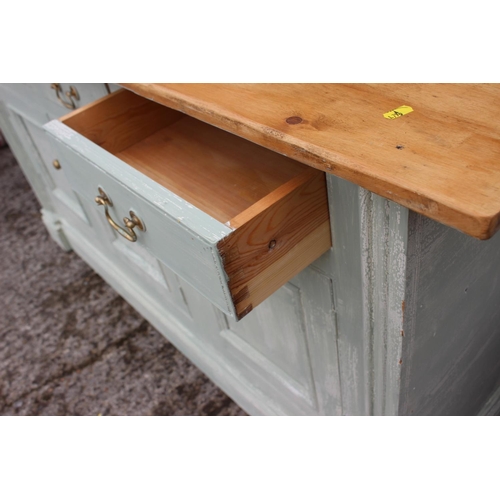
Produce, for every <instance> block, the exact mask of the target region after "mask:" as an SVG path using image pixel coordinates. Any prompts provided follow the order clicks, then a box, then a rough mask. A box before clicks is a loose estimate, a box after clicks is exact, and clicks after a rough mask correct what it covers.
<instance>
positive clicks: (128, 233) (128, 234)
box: [95, 188, 146, 242]
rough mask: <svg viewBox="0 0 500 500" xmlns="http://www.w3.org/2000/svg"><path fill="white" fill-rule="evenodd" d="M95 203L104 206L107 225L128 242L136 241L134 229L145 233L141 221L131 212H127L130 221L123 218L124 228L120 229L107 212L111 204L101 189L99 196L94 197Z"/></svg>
mask: <svg viewBox="0 0 500 500" xmlns="http://www.w3.org/2000/svg"><path fill="white" fill-rule="evenodd" d="M95 202H96V203H97V204H98V205H103V206H104V211H105V214H106V219H107V221H108V222H109V225H110V226H111V227H112V228H113V229H114V230H115V231H116V232H118V234H120V235H121V236H123V237H124V238H126V239H127V240H128V241H132V242H134V241H137V235H136V234H135V233H134V228H135V227H137V229H140V230H141V231H146V229H145V228H144V224H143V223H142V221H141V219H139V217H137V215H135V213H134V212H132V210H131V211H130V212H129V213H130V219H129V218H128V217H124V218H123V222H124V223H125V226H126V227H121V226H119V225H118V224H117V223H116V222H115V221H114V220H113V219H112V218H111V215H109V212H108V207H112V206H113V203H112V202H111V200H110V199H109V198H108V195H107V194H106V193H105V192H104V191H103V190H102V189H101V188H99V196H96V197H95Z"/></svg>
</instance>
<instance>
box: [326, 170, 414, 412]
mask: <svg viewBox="0 0 500 500" xmlns="http://www.w3.org/2000/svg"><path fill="white" fill-rule="evenodd" d="M327 182H328V195H329V202H330V220H331V225H332V241H333V247H332V253H333V259H332V265H333V276H334V280H333V286H334V295H335V301H336V302H335V308H336V314H337V332H338V333H337V334H338V350H339V366H340V382H341V389H342V411H343V414H346V415H373V414H377V415H378V414H380V415H394V414H396V413H397V409H398V402H399V387H400V386H399V384H400V364H399V360H400V352H401V344H402V336H401V332H402V330H403V307H402V305H403V301H404V293H405V266H406V239H407V238H406V234H407V233H406V232H407V223H408V210H407V209H405V208H404V207H401V206H400V205H398V204H396V203H393V202H389V201H388V200H385V199H384V198H382V197H380V196H377V195H375V194H373V193H370V192H369V191H366V190H365V189H362V188H360V187H359V186H356V185H354V184H352V183H350V182H348V181H345V180H342V179H340V178H338V177H335V176H333V175H328V176H327Z"/></svg>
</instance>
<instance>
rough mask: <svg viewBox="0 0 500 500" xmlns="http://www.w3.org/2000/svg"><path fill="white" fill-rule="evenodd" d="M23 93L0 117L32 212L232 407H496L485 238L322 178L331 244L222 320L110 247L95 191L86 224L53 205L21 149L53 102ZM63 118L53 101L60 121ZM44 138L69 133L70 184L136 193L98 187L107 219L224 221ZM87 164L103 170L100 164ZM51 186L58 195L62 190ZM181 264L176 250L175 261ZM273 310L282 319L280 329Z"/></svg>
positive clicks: (141, 250)
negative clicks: (36, 201)
mask: <svg viewBox="0 0 500 500" xmlns="http://www.w3.org/2000/svg"><path fill="white" fill-rule="evenodd" d="M77 85H79V84H77ZM16 89H17V90H16ZM27 90H29V89H27V88H26V87H22V88H20V90H19V88H16V87H12V88H9V89H8V91H5V88H4V87H3V86H1V85H0V100H1V99H3V100H4V101H6V102H8V106H6V105H5V104H3V103H1V102H0V126H1V127H2V129H3V132H4V133H5V136H6V138H7V140H8V141H9V144H10V146H11V147H12V149H13V151H14V153H15V155H16V157H17V158H18V159H19V161H20V163H21V166H22V168H23V170H24V172H25V174H26V176H27V177H28V179H29V181H30V183H31V185H32V186H33V188H34V190H35V191H36V193H37V195H38V197H39V198H40V200H41V201H42V206H43V207H44V208H43V210H42V213H43V221H44V223H45V224H46V226H47V228H48V230H49V232H50V234H51V235H52V237H53V238H54V239H55V240H56V241H57V242H58V243H59V244H60V245H61V246H62V247H63V248H64V249H69V248H70V247H73V248H74V249H75V251H76V252H77V253H78V254H79V255H80V256H81V257H82V258H83V259H84V260H86V261H87V262H88V263H89V264H90V265H91V266H92V267H93V268H94V269H95V270H96V271H97V272H98V273H99V274H100V275H101V276H103V277H104V279H106V280H107V281H108V283H110V285H111V286H113V287H114V288H115V289H116V290H117V291H118V292H119V293H120V294H121V295H122V296H123V297H124V298H125V299H126V300H127V301H129V302H130V303H131V304H132V305H133V306H134V307H135V308H136V309H137V310H138V311H139V312H140V313H141V314H142V315H143V316H144V317H145V318H146V319H147V320H148V321H150V322H151V323H152V324H153V325H154V326H155V327H156V328H157V329H158V330H159V331H160V332H162V333H163V334H164V335H165V336H166V337H167V338H168V339H169V340H170V341H171V342H173V343H174V345H176V346H177V347H178V348H179V349H180V350H181V351H183V352H184V353H185V354H186V355H187V356H188V357H189V358H190V359H192V360H193V361H194V362H195V363H196V364H197V365H198V366H199V367H200V368H201V369H202V370H203V371H204V372H205V373H206V374H207V375H208V376H209V377H210V378H211V379H212V380H214V381H215V382H216V383H217V384H218V385H219V386H220V387H221V388H222V389H223V390H224V391H226V392H227V393H228V394H229V395H230V396H231V397H232V398H233V399H234V400H235V401H236V402H237V403H238V404H240V405H241V406H242V407H243V408H244V409H245V410H246V411H248V412H249V413H251V414H255V415H258V414H263V415H340V414H344V415H370V414H374V415H393V414H397V413H398V411H399V413H400V414H477V413H478V412H481V414H490V415H491V414H496V413H498V412H499V411H500V410H499V408H500V390H499V389H498V383H499V380H500V361H499V359H498V355H497V353H498V352H500V328H499V327H498V325H499V324H500V312H499V308H498V307H497V305H498V303H499V301H500V279H499V277H498V276H499V275H498V273H497V272H496V265H495V264H496V262H498V258H499V257H500V236H498V235H497V236H495V237H494V238H492V239H491V240H489V241H487V242H480V241H477V240H474V239H473V238H470V237H468V236H465V235H463V234H461V233H458V232H457V231H455V230H453V229H449V228H446V227H444V226H442V225H440V224H438V223H435V222H432V221H431V220H429V219H426V218H425V217H423V216H419V215H416V214H415V213H409V212H408V210H407V209H405V208H403V207H401V206H399V205H397V204H395V203H393V202H390V201H388V200H386V199H384V198H382V197H380V196H377V195H375V194H373V193H370V192H368V191H366V190H364V189H362V188H360V187H359V186H356V185H354V184H351V183H350V182H348V181H345V180H341V179H339V178H337V177H335V176H333V175H327V180H328V193H329V204H330V214H331V227H332V237H333V248H332V250H331V251H329V252H327V253H325V254H324V255H323V256H322V257H320V258H319V259H318V260H317V261H316V262H314V264H312V265H311V266H309V267H308V268H307V269H305V270H304V271H302V272H301V273H300V274H299V275H297V276H296V277H295V278H294V279H292V280H291V282H290V283H289V284H287V285H285V286H284V287H283V288H282V289H280V290H278V291H277V292H276V293H275V294H273V295H272V296H271V297H269V299H267V300H266V301H265V302H263V303H262V304H261V305H260V306H259V307H258V308H257V309H256V310H255V311H254V312H253V313H252V315H249V316H247V317H246V318H244V319H243V320H242V321H241V322H240V323H235V322H233V321H232V320H231V319H229V318H227V317H226V316H225V315H224V314H222V313H221V312H220V311H218V310H216V309H215V308H214V307H213V306H212V304H211V303H210V301H209V300H207V299H206V298H205V297H204V296H203V295H202V294H201V293H200V292H199V290H197V287H193V286H191V285H189V284H188V283H187V282H185V281H184V280H183V279H182V278H180V277H179V276H178V275H177V274H176V273H174V272H173V271H172V270H171V269H169V268H168V267H166V266H165V265H164V264H163V263H162V262H160V261H159V260H157V257H158V256H157V255H154V253H152V252H151V251H150V250H149V249H148V247H147V245H143V244H142V243H140V244H134V245H130V244H128V242H126V241H124V240H123V241H122V239H121V237H119V236H118V235H117V234H116V232H114V231H113V230H112V229H111V228H110V227H109V225H108V224H107V222H106V220H105V218H104V214H103V211H102V209H100V208H99V207H97V206H95V203H94V202H93V197H94V196H95V194H96V193H94V192H93V191H92V192H90V191H89V192H88V193H86V194H85V197H83V196H82V197H80V199H81V203H82V206H83V209H84V212H85V213H86V214H87V216H88V223H85V222H83V220H82V219H81V217H77V216H73V215H72V214H71V212H68V211H67V210H66V209H65V208H64V206H63V205H62V204H60V203H58V199H57V197H56V196H55V195H54V194H53V190H54V187H55V184H57V182H54V181H51V179H50V177H51V176H50V175H48V176H46V175H45V174H44V172H43V170H42V169H41V164H40V160H39V158H42V157H44V156H47V155H48V154H49V153H44V147H42V148H40V146H39V144H38V145H37V144H35V143H34V141H33V138H32V137H30V133H29V131H28V129H27V127H26V126H25V124H24V122H25V121H26V120H28V121H29V122H30V123H32V124H34V125H40V124H42V123H44V122H45V121H46V120H47V119H48V118H49V117H50V113H51V111H50V110H51V109H52V108H51V106H52V105H53V103H52V104H51V105H50V106H46V102H48V100H47V99H46V98H45V97H43V96H42V97H40V96H39V97H34V98H32V99H31V100H27V99H25V97H23V96H24V94H23V92H25V91H27ZM95 91H96V92H99V89H98V88H97V87H96V88H95ZM27 103H29V105H28V104H27ZM65 112H66V109H65V108H63V107H62V106H61V109H60V112H59V115H62V114H64V113H65ZM49 128H50V126H49ZM56 128H57V126H56ZM59 131H60V130H59ZM32 132H33V131H32ZM35 135H36V134H35ZM56 135H57V130H56ZM40 140H41V138H40ZM58 140H62V141H63V142H68V141H69V142H70V143H71V148H73V149H72V150H70V149H67V148H62V149H64V150H65V151H64V152H63V153H62V154H63V156H61V158H62V161H63V162H64V163H65V162H66V161H68V162H69V164H74V165H79V166H80V167H81V168H89V169H90V170H89V171H88V172H87V173H86V174H83V175H84V177H82V179H79V178H77V179H76V180H77V181H81V180H85V179H92V180H94V181H99V179H101V180H102V179H106V183H108V182H110V183H111V184H109V185H110V186H111V185H112V186H115V185H116V186H121V187H123V186H127V189H130V190H131V191H134V192H139V193H140V199H141V201H140V202H139V203H140V205H138V206H135V205H134V207H130V206H129V204H128V203H129V202H128V201H127V200H126V199H125V197H123V198H122V195H118V196H115V195H114V193H108V194H110V196H111V197H112V199H113V201H114V202H115V207H116V212H113V215H114V216H116V217H117V219H118V220H120V218H121V217H123V215H125V213H122V212H124V211H127V210H129V209H130V208H134V209H136V210H137V212H138V213H139V209H140V211H141V213H139V215H142V211H143V210H144V213H149V212H148V211H153V212H154V213H157V212H158V211H160V212H168V213H169V215H168V218H169V220H175V224H174V226H173V227H175V228H177V230H178V231H180V232H179V234H177V233H175V230H176V229H173V231H174V234H175V238H174V239H175V240H177V242H178V243H182V242H183V241H184V240H182V237H183V236H182V234H184V235H186V234H190V235H191V236H192V237H193V238H199V235H197V234H196V232H197V231H202V232H203V240H204V241H205V242H208V245H209V246H210V245H213V243H214V241H217V240H218V238H219V231H220V230H222V231H230V229H228V228H227V227H225V226H224V225H222V224H219V223H217V224H218V225H217V224H216V225H215V226H214V225H213V222H212V221H211V220H208V219H205V218H204V219H203V221H202V220H200V219H197V218H196V217H198V215H200V214H198V213H195V212H194V211H192V210H191V209H190V208H189V209H188V208H186V206H185V205H182V203H181V204H180V205H179V200H177V199H175V198H173V197H169V196H170V195H169V192H165V191H167V190H164V189H163V188H161V186H158V185H157V184H155V183H151V182H150V181H149V180H147V178H146V179H144V178H143V177H144V176H142V174H139V173H136V172H133V173H131V172H130V171H129V170H127V168H130V167H128V166H127V165H126V164H124V163H123V162H121V161H120V160H117V159H114V160H111V161H110V159H109V157H107V158H106V162H102V161H101V160H102V157H101V156H99V155H97V156H95V157H93V158H92V161H91V162H87V161H86V160H84V159H83V158H82V155H83V154H85V155H86V156H88V154H89V151H88V149H86V148H88V145H85V144H84V143H82V142H78V143H77V142H73V139H72V138H71V137H69V136H68V137H59V139H58ZM38 142H39V141H38ZM46 146H50V144H47V145H46ZM47 151H48V150H47ZM91 154H94V153H92V152H91ZM64 155H68V156H64ZM110 156H112V155H110ZM47 158H48V156H47ZM47 158H45V163H46V161H47ZM116 161H118V162H120V163H119V164H118V163H114V162H116ZM96 163H98V164H99V165H104V164H105V165H106V167H105V168H106V171H104V170H102V169H101V168H96V167H95V164H96ZM62 170H64V171H66V170H67V169H66V168H63V169H62ZM73 181H75V179H73ZM102 182H104V181H102ZM106 185H108V184H106ZM59 189H60V190H61V191H63V192H66V194H67V195H68V196H72V195H73V193H71V192H67V191H68V190H69V187H68V186H65V185H64V184H60V186H59ZM170 194H171V193H170ZM182 201H183V200H182ZM201 213H202V212H201ZM204 216H205V214H203V215H202V217H204ZM165 217H167V216H166V215H165ZM182 217H184V219H182ZM178 218H181V220H180V221H178V220H177V219H178ZM216 222H217V221H216ZM146 225H147V229H148V231H147V232H146V233H144V234H143V235H142V236H146V235H147V236H149V235H151V234H153V232H154V230H155V229H156V227H155V223H153V224H152V225H151V224H148V220H146ZM221 226H222V227H221ZM200 228H202V229H200ZM408 228H409V229H408ZM186 230H187V231H186ZM150 231H151V232H150ZM178 238H181V239H178ZM185 243H186V244H188V242H187V241H185ZM165 251H166V250H165ZM178 251H179V252H180V251H181V250H180V248H179V249H178ZM208 256H210V255H208ZM208 256H207V258H208ZM190 262H192V259H191V260H190V259H189V258H187V259H186V260H185V264H184V265H185V267H189V263H190ZM214 266H215V264H214ZM207 280H208V278H207ZM211 298H212V300H213V297H211ZM403 301H404V303H405V306H404V307H403ZM284 315H287V317H290V318H292V319H293V321H289V322H288V323H286V324H285V323H284V322H283V321H282V317H283V316H284ZM286 325H288V326H286ZM403 327H404V328H403ZM403 333H404V337H403V336H402V335H403ZM400 361H401V364H400ZM485 403H486V404H485ZM483 405H484V406H483ZM481 407H482V409H481ZM412 412H413V413H412Z"/></svg>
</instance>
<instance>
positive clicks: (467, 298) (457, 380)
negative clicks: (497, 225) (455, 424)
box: [400, 213, 500, 415]
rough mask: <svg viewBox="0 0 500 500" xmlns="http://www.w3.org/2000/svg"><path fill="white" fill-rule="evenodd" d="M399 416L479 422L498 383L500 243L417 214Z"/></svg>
mask: <svg viewBox="0 0 500 500" xmlns="http://www.w3.org/2000/svg"><path fill="white" fill-rule="evenodd" d="M408 245H409V251H408V265H407V285H406V311H405V325H404V326H405V328H404V332H405V338H404V345H403V357H402V385H401V388H402V391H401V392H402V394H401V399H400V413H402V414H409V415H475V414H477V413H478V412H479V411H480V409H481V407H482V406H483V404H484V403H486V401H487V399H488V397H489V396H490V394H491V392H492V391H493V390H494V389H495V387H496V384H497V382H498V380H499V379H500V356H499V355H498V353H499V352H500V308H499V307H498V305H499V304H500V271H499V267H498V263H499V262H500V236H499V235H498V234H497V235H496V236H495V237H493V238H492V239H491V240H488V241H479V240H476V239H474V238H471V237H470V236H467V235H465V234H462V233H460V232H458V231H456V230H455V229H451V228H448V227H446V226H444V225H442V224H439V223H437V222H435V221H432V220H430V219H427V218H426V217H423V216H421V215H418V214H415V213H411V216H410V227H409V242H408Z"/></svg>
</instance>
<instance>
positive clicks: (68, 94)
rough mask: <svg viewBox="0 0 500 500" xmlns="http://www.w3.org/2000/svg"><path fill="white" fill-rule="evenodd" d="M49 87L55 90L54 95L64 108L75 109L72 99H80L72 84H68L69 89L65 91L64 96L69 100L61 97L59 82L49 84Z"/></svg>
mask: <svg viewBox="0 0 500 500" xmlns="http://www.w3.org/2000/svg"><path fill="white" fill-rule="evenodd" d="M50 88H51V89H54V90H55V91H56V97H57V98H58V99H59V102H60V103H61V104H62V105H63V106H65V107H66V108H68V109H75V108H76V104H75V102H74V101H73V97H74V98H75V99H76V100H77V101H79V100H80V95H79V94H78V90H76V88H75V87H73V85H70V87H69V90H67V91H66V92H65V94H66V97H67V98H68V99H69V102H67V101H65V100H64V99H63V98H62V97H61V94H62V93H63V89H62V87H61V84H60V83H53V84H52V85H51V86H50Z"/></svg>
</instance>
